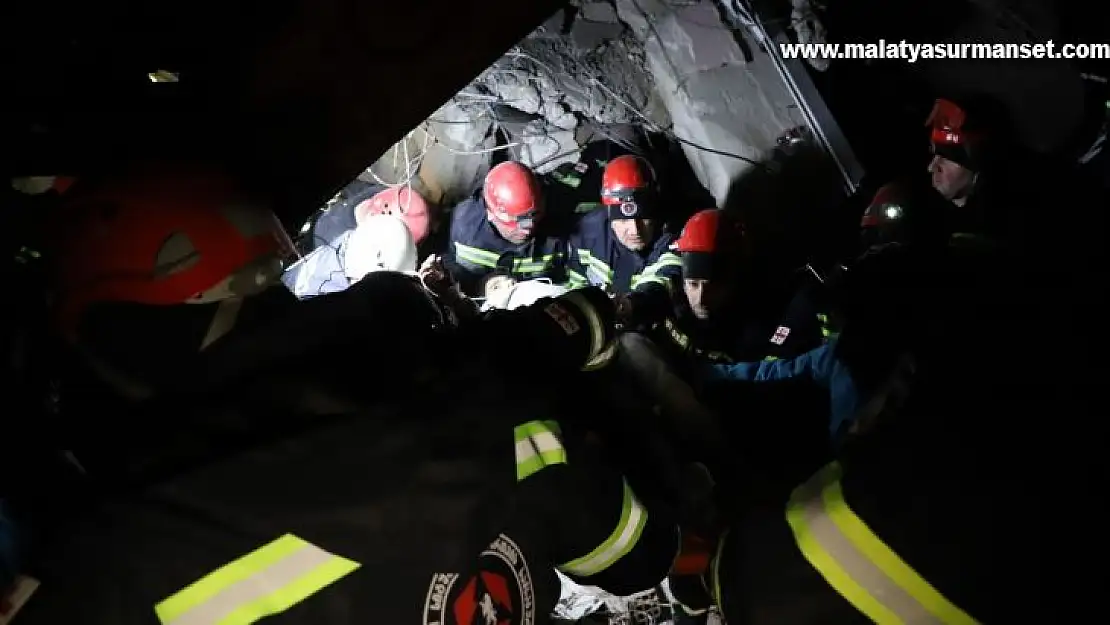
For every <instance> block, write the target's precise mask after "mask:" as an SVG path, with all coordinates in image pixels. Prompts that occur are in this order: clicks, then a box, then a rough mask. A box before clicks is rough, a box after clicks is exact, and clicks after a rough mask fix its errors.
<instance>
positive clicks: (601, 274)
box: [578, 249, 613, 286]
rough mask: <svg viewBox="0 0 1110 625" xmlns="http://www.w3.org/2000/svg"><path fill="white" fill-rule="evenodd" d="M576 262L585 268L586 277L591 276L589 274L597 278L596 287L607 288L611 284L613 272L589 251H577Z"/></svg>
mask: <svg viewBox="0 0 1110 625" xmlns="http://www.w3.org/2000/svg"><path fill="white" fill-rule="evenodd" d="M578 260H579V262H581V263H582V264H583V265H585V266H586V275H587V276H589V275H591V272H592V274H593V275H595V276H597V280H598V283H597V286H608V285H610V284H612V283H613V270H612V269H610V268H609V265H607V264H606V263H605V262H603V261H602V260H601V259H599V258H598V257H596V256H594V255H593V254H592V253H590V251H589V250H581V249H580V250H578Z"/></svg>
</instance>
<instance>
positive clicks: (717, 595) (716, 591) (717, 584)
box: [709, 529, 728, 611]
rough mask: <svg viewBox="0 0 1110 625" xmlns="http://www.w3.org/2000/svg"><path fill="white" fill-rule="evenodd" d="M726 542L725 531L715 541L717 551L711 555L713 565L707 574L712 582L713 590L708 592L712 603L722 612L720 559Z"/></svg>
mask: <svg viewBox="0 0 1110 625" xmlns="http://www.w3.org/2000/svg"><path fill="white" fill-rule="evenodd" d="M726 540H728V530H727V529H726V530H725V531H724V532H723V533H722V534H721V537H720V538H718V539H717V550H716V553H714V554H713V564H712V568H711V569H710V571H711V572H710V573H709V577H710V578H711V580H710V581H712V582H713V590H712V591H710V594H712V598H713V603H714V604H715V605H716V606H717V608H718V609H720V610H722V611H723V610H724V609H725V604H724V595H723V594H722V593H721V557H722V555H723V554H724V552H725V541H726Z"/></svg>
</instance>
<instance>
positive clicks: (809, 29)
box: [790, 0, 829, 72]
mask: <svg viewBox="0 0 1110 625" xmlns="http://www.w3.org/2000/svg"><path fill="white" fill-rule="evenodd" d="M790 4H791V7H792V8H791V10H790V25H791V28H793V29H794V33H795V34H796V35H798V43H816V44H821V43H825V42H826V39H825V25H824V24H822V23H821V20H820V19H819V18H818V16H817V8H816V7H815V6H814V4H813V0H791V2H790ZM806 61H808V62H809V65H810V66H811V67H812V68H813V69H815V70H817V71H819V72H823V71H825V70H827V69H829V59H828V58H825V57H807V58H806Z"/></svg>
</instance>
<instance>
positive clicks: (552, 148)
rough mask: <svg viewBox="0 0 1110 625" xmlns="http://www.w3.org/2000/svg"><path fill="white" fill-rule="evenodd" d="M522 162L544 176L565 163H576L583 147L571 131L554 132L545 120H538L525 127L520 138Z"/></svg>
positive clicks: (518, 138)
mask: <svg viewBox="0 0 1110 625" xmlns="http://www.w3.org/2000/svg"><path fill="white" fill-rule="evenodd" d="M515 138H516V139H517V140H518V141H519V142H520V143H521V144H522V145H521V146H520V160H521V162H523V163H524V164H525V165H528V166H529V167H531V168H533V169H535V170H536V171H537V172H538V173H541V174H544V173H547V172H549V171H552V170H554V169H555V168H556V167H558V166H559V165H561V164H563V163H575V162H578V159H579V158H580V157H581V147H580V146H579V145H578V143H577V142H576V141H575V137H574V132H573V131H570V130H554V131H553V130H552V129H551V128H550V126H549V125H548V124H546V123H545V122H544V120H542V119H540V120H536V121H534V122H532V123H530V124H528V125H527V126H525V127H524V129H523V131H522V132H521V134H520V136H519V137H515Z"/></svg>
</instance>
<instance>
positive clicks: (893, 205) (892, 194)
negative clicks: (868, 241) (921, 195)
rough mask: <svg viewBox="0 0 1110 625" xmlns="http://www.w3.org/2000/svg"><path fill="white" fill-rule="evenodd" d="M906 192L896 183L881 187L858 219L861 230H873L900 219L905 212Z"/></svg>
mask: <svg viewBox="0 0 1110 625" xmlns="http://www.w3.org/2000/svg"><path fill="white" fill-rule="evenodd" d="M905 202H906V192H905V190H904V189H903V188H902V187H901V186H900V185H899V184H897V183H893V182H892V183H889V184H885V185H883V186H882V187H881V188H880V189H879V190H878V192H876V193H875V197H874V198H873V199H872V200H871V203H870V204H868V205H867V209H866V210H864V212H863V217H862V218H861V219H860V226H861V227H863V228H874V227H876V226H881V225H883V224H886V223H889V222H891V221H895V220H898V219H901V218H902V215H903V213H904V212H905V208H904V204H905Z"/></svg>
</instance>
